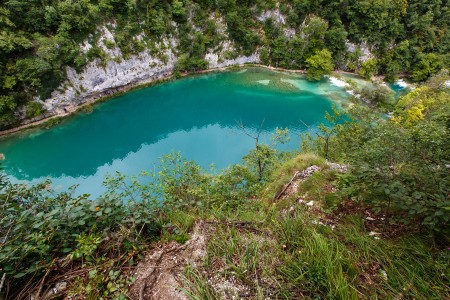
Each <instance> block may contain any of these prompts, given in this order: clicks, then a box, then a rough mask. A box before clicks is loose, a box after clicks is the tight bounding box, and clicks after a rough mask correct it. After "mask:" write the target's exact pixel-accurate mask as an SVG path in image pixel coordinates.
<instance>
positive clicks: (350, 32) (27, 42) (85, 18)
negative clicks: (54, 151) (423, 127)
mask: <svg viewBox="0 0 450 300" xmlns="http://www.w3.org/2000/svg"><path fill="white" fill-rule="evenodd" d="M268 10H271V11H273V10H278V11H279V12H280V13H281V14H282V15H283V16H284V17H283V19H284V22H281V23H280V22H279V20H277V18H272V17H269V18H265V19H264V20H263V18H258V16H259V15H260V14H261V13H262V12H264V11H268ZM17 16H20V17H17ZM449 20H450V9H449V5H448V3H447V1H441V0H429V1H419V0H411V1H405V0H396V1H383V0H377V1H356V0H352V1H311V0H305V1H300V0H280V1H279V2H276V1H256V2H253V1H246V0H218V1H209V0H196V1H190V0H183V1H181V0H175V1H155V0H150V1H143V0H133V1H131V0H83V1H77V2H73V1H70V0H66V1H56V0H49V1H44V2H42V1H36V0H27V1H24V0H7V1H4V2H3V4H2V6H1V7H0V127H1V128H5V127H8V126H12V125H14V122H16V119H17V118H16V116H15V112H17V110H18V109H19V108H20V107H26V106H25V104H26V103H27V102H28V101H31V100H33V99H35V97H39V98H40V99H42V100H44V99H46V98H47V97H49V95H50V93H51V92H52V91H53V90H55V88H57V87H58V86H59V85H60V83H61V82H62V81H63V80H64V78H65V77H66V73H65V72H66V71H65V67H66V66H71V67H73V68H75V69H76V70H81V69H83V67H84V66H85V65H86V63H87V62H88V61H92V60H95V59H97V60H98V63H99V65H104V64H105V62H106V61H108V60H109V59H111V58H110V57H109V56H108V54H107V52H106V51H105V50H106V49H112V48H114V47H118V48H120V50H121V55H122V57H121V58H120V57H119V58H115V59H119V60H120V59H127V58H129V57H130V56H131V55H133V54H137V53H139V52H142V51H145V50H148V51H149V52H150V53H152V54H155V55H160V56H162V57H161V59H162V60H163V61H164V59H165V58H164V57H163V55H162V54H161V44H160V42H161V40H162V39H163V38H169V37H174V38H176V39H177V40H178V41H179V43H178V46H177V49H174V50H175V51H176V53H177V55H178V57H179V58H180V60H179V62H178V65H177V70H178V71H190V70H199V69H205V68H207V67H208V65H207V62H206V61H205V60H204V56H205V54H206V53H207V52H208V51H213V52H219V53H220V51H221V50H222V47H223V46H222V45H221V44H220V42H221V41H224V40H231V41H232V42H233V43H234V48H233V49H231V50H229V51H226V52H225V53H224V54H223V55H221V56H220V57H219V60H223V59H228V58H233V57H236V56H237V55H239V54H245V55H249V54H251V53H254V52H258V53H260V56H261V60H262V61H263V63H265V64H271V65H275V66H279V67H285V68H295V69H300V68H305V67H306V66H307V60H308V59H311V56H313V55H315V54H316V53H318V52H319V53H323V52H322V51H325V49H326V50H327V51H329V52H331V54H332V59H333V63H334V65H335V66H336V67H337V68H341V69H342V68H343V69H349V70H356V71H358V70H359V71H360V73H361V74H363V75H364V76H366V77H370V76H371V75H373V74H376V73H382V74H386V75H387V78H388V79H390V80H393V79H394V78H395V76H396V74H398V73H404V72H409V73H411V75H412V79H414V80H417V81H420V80H424V79H426V78H428V77H429V76H430V75H432V74H434V73H436V72H437V71H438V70H439V69H440V68H442V67H445V66H448V64H449V61H450V59H449V55H448V53H450V48H449V47H450V30H449V22H450V21H449ZM222 23H223V25H224V27H225V28H224V29H220V27H221V26H222V25H221V24H222ZM101 26H106V27H107V28H108V29H109V30H110V31H111V32H112V33H113V36H114V38H113V40H104V41H102V42H100V41H99V40H100V32H99V29H100V28H101ZM138 35H140V36H141V37H142V38H138V37H137V36H138ZM86 41H87V42H89V43H90V44H91V45H92V46H93V47H92V48H90V49H89V50H88V51H85V50H82V49H81V47H80V45H81V44H83V43H85V42H86ZM347 41H349V42H351V43H354V44H355V47H353V48H355V49H353V50H352V51H349V48H348V47H347V46H346V42H347ZM361 45H366V46H367V47H368V48H369V49H370V50H371V52H372V54H373V56H374V58H372V59H371V60H369V61H368V62H365V63H362V61H361V60H360V57H361V56H362V55H363V51H361ZM310 62H311V60H310ZM326 69H327V70H328V69H329V65H328V64H327V68H326ZM317 76H318V75H316V76H314V77H315V78H317ZM28 110H30V112H28V113H27V115H28V116H29V117H32V116H35V115H36V114H37V113H41V112H42V111H38V110H36V109H35V107H34V106H31V107H28Z"/></svg>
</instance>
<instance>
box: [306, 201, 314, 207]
mask: <svg viewBox="0 0 450 300" xmlns="http://www.w3.org/2000/svg"><path fill="white" fill-rule="evenodd" d="M306 205H308V206H313V205H314V201H309V202H308V203H306Z"/></svg>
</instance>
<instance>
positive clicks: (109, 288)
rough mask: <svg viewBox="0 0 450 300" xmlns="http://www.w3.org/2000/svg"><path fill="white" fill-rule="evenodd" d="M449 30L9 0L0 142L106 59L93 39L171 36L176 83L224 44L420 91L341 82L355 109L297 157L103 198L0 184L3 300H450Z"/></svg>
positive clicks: (335, 13) (244, 0)
mask: <svg viewBox="0 0 450 300" xmlns="http://www.w3.org/2000/svg"><path fill="white" fill-rule="evenodd" d="M267 11H276V12H277V13H276V14H275V15H278V17H277V18H272V17H269V18H261V15H264V12H267ZM263 19H264V20H263ZM280 20H282V21H280ZM219 23H223V24H226V30H225V31H221V30H220V29H219V27H220V26H219V25H218V24H219ZM449 23H450V4H449V2H448V1H447V0H360V1H359V0H339V1H338V0H317V1H313V0H279V1H263V0H257V1H250V0H198V1H197V0H195V1H194V0H173V1H165V0H159V1H157V0H58V1H57V0H40V1H37V0H5V1H3V2H2V4H1V6H0V26H1V27H0V29H1V30H0V70H1V71H0V128H1V129H7V128H11V127H14V126H17V125H18V124H19V121H20V120H19V119H20V116H21V115H23V114H25V115H26V117H28V118H32V117H35V116H38V115H40V114H42V113H43V107H42V105H41V104H40V102H39V101H37V100H45V99H47V98H48V97H50V95H51V93H52V92H53V91H55V90H56V89H57V88H60V87H61V84H62V83H63V82H64V81H65V79H66V76H67V74H66V70H67V69H66V68H67V67H72V68H74V69H75V70H78V71H81V70H83V68H84V67H85V66H86V65H87V64H88V63H89V62H93V61H95V62H98V63H99V65H100V67H101V65H102V64H104V63H106V62H107V61H109V60H110V59H111V58H110V57H108V55H107V53H106V52H105V51H104V49H103V48H102V47H100V46H98V44H97V42H98V40H99V38H100V37H99V35H100V33H99V31H98V29H99V27H100V26H106V27H108V28H109V30H110V31H111V32H112V33H113V39H112V40H109V41H107V42H106V44H105V46H106V47H108V48H115V47H118V48H119V49H120V51H121V55H122V57H121V59H123V60H126V59H128V58H130V57H132V56H133V55H137V54H139V53H141V52H143V51H149V52H152V53H155V55H158V53H159V51H160V50H161V49H158V48H157V46H158V45H161V44H159V42H160V41H161V40H162V39H165V38H174V39H176V40H177V41H178V42H177V46H176V49H173V50H174V51H175V52H176V55H177V57H178V60H177V63H176V66H175V70H174V73H175V75H179V74H182V73H183V74H184V73H189V72H195V71H199V70H203V69H207V68H208V67H209V66H208V62H207V61H206V60H205V55H206V54H207V53H210V52H215V51H219V50H220V45H221V42H222V41H223V40H230V41H232V43H233V51H228V52H227V53H226V55H227V56H228V57H237V56H238V55H251V54H253V53H258V54H259V56H260V58H261V63H262V64H264V65H267V66H275V67H279V68H284V69H292V70H303V69H305V70H307V76H306V78H307V79H308V80H313V81H314V80H320V79H321V78H322V75H323V74H327V73H330V72H332V71H333V70H344V71H349V72H352V73H355V74H359V76H362V77H364V78H365V79H366V80H368V81H369V80H371V79H372V78H374V77H377V76H380V77H381V78H382V79H383V80H384V81H386V82H393V81H395V80H397V79H398V78H403V79H406V80H407V81H408V82H409V83H410V84H411V85H410V89H409V90H407V91H405V92H404V93H403V94H400V95H399V96H398V98H397V99H394V96H393V93H391V92H390V90H389V89H387V88H386V87H385V85H381V84H374V86H375V88H367V87H363V88H360V87H358V86H357V85H356V84H354V83H353V82H352V80H351V79H348V78H343V77H339V76H340V74H339V72H336V73H335V74H334V75H333V76H336V78H338V77H339V78H340V79H342V80H343V81H344V80H346V81H347V83H348V84H349V85H350V86H351V88H352V90H353V91H354V92H355V93H354V95H353V97H351V98H350V100H349V101H350V103H351V104H350V105H349V106H348V107H347V109H346V110H345V111H344V110H341V109H338V108H336V107H333V109H332V111H329V112H328V113H326V114H325V116H324V119H323V122H322V123H321V124H320V125H318V126H317V127H315V128H314V130H310V131H305V132H304V133H302V135H301V145H300V147H299V148H298V149H297V150H296V151H291V152H283V151H280V150H278V148H277V145H279V144H282V143H284V142H285V141H286V138H287V137H288V133H289V130H288V129H283V128H279V129H277V130H276V134H275V135H274V136H273V137H271V139H270V142H266V141H264V140H262V139H261V140H260V139H259V133H258V135H257V136H256V137H252V136H250V138H253V140H254V147H253V148H252V149H251V150H250V151H249V152H248V153H247V154H246V155H245V156H244V157H243V158H242V160H241V161H240V162H239V163H237V164H233V165H230V166H229V167H228V168H226V169H223V170H216V169H212V170H209V169H208V170H206V169H204V168H202V167H201V166H200V165H199V164H198V163H196V162H195V161H191V160H187V159H185V158H183V157H182V156H181V154H179V153H170V154H167V155H165V156H163V157H162V158H161V161H160V163H159V165H158V167H157V168H154V169H153V170H147V171H146V172H144V173H143V174H141V176H142V177H144V178H146V179H147V182H149V183H148V184H143V183H142V182H143V181H142V180H141V179H142V178H141V177H129V176H127V175H125V174H121V173H116V174H112V175H110V176H107V177H106V178H105V179H104V183H103V184H104V186H105V187H106V192H105V193H104V194H102V195H101V196H99V197H95V198H94V199H92V197H90V195H87V194H84V195H79V194H76V193H75V191H76V188H77V187H76V186H74V187H72V188H70V189H68V190H66V191H57V190H55V189H53V187H52V184H51V182H49V181H46V180H44V181H43V182H41V183H39V184H33V185H31V184H21V183H12V182H10V180H9V178H8V176H7V175H6V174H4V172H1V173H0V299H136V300H137V299H139V300H142V299H164V296H161V295H159V296H158V297H160V298H158V297H157V296H156V294H155V293H156V292H159V291H160V290H163V288H167V286H168V285H171V286H172V287H173V286H175V287H174V288H173V291H172V292H171V293H173V294H170V293H169V294H165V299H344V300H348V299H399V300H400V299H449V298H450V281H449V278H450V251H449V249H450V238H449V237H450V200H449V195H450V185H449V182H450V75H449V71H448V70H449V69H450V31H449V30H450V29H449V28H450V26H449V25H450V24H449ZM85 41H89V43H90V44H91V45H93V47H91V48H89V49H88V50H85V49H83V47H82V45H83V44H84V42H85ZM115 59H117V58H115ZM175 77H177V76H175ZM48 126H51V124H50V125H48ZM31 150H32V149H31ZM31 150H30V151H31ZM0 162H1V161H0ZM0 169H1V164H0ZM196 255H197V256H199V257H200V258H198V257H197V258H195V256H196ZM165 276H166V277H165ZM167 276H168V277H169V279H170V280H172V281H164V278H167ZM159 279H161V282H160V281H159ZM158 282H160V283H158ZM167 282H169V283H170V284H169V283H167ZM174 295H176V297H179V298H176V297H175V296H174Z"/></svg>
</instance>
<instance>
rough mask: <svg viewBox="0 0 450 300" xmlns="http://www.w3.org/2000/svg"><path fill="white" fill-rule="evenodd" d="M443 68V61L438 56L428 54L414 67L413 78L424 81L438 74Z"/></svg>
mask: <svg viewBox="0 0 450 300" xmlns="http://www.w3.org/2000/svg"><path fill="white" fill-rule="evenodd" d="M441 67H442V63H441V59H440V57H439V56H438V55H437V54H434V53H427V54H425V55H423V56H422V57H421V58H420V61H419V63H418V64H417V65H416V66H415V67H414V69H413V71H412V75H411V78H412V79H413V80H415V81H423V80H425V79H427V78H428V77H430V76H431V75H433V74H436V73H437V72H438V71H439V70H440V69H441Z"/></svg>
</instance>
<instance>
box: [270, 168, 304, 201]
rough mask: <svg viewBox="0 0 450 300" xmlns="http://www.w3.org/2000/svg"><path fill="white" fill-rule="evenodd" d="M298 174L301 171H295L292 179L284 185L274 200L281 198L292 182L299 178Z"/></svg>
mask: <svg viewBox="0 0 450 300" xmlns="http://www.w3.org/2000/svg"><path fill="white" fill-rule="evenodd" d="M298 174H300V172H299V171H297V172H295V174H294V176H292V178H291V180H290V181H289V182H288V184H286V185H285V186H284V188H283V189H282V190H281V192H279V193H277V194H276V195H275V197H274V198H273V200H279V199H280V198H281V196H283V194H284V193H285V192H286V190H287V189H288V188H289V187H290V186H291V184H292V183H293V182H294V181H295V180H296V179H297V176H298Z"/></svg>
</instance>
